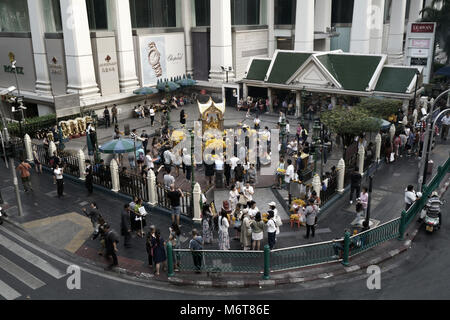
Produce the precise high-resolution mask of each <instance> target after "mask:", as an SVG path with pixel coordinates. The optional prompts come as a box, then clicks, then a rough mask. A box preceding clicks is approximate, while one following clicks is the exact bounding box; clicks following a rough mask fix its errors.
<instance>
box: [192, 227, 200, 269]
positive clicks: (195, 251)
mask: <svg viewBox="0 0 450 320" xmlns="http://www.w3.org/2000/svg"><path fill="white" fill-rule="evenodd" d="M189 249H191V252H192V259H193V260H194V266H195V269H196V271H195V273H200V272H201V268H202V260H203V254H202V252H201V250H203V239H202V237H201V236H200V235H199V234H198V231H197V229H192V239H191V241H189Z"/></svg>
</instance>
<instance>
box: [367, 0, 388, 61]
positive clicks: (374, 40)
mask: <svg viewBox="0 0 450 320" xmlns="http://www.w3.org/2000/svg"><path fill="white" fill-rule="evenodd" d="M384 4H385V0H372V7H371V8H372V9H371V17H370V21H371V23H370V25H371V27H370V48H369V53H374V54H380V53H381V51H382V48H383V28H384Z"/></svg>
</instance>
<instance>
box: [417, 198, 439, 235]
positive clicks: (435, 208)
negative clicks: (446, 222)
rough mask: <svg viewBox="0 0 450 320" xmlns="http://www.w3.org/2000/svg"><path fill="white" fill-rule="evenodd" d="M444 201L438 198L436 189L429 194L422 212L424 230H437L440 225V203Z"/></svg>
mask: <svg viewBox="0 0 450 320" xmlns="http://www.w3.org/2000/svg"><path fill="white" fill-rule="evenodd" d="M443 204H444V203H443V202H442V201H441V200H440V199H439V195H438V194H437V192H436V191H434V192H433V193H432V194H431V197H430V199H428V202H427V204H426V205H425V208H424V210H423V211H424V212H422V215H423V214H424V217H423V222H424V224H425V230H426V231H427V232H430V233H432V232H433V231H436V230H439V229H440V228H441V226H442V215H441V205H443Z"/></svg>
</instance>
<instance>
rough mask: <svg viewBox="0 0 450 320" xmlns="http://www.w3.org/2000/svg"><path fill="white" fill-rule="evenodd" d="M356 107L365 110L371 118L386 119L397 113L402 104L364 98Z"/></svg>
mask: <svg viewBox="0 0 450 320" xmlns="http://www.w3.org/2000/svg"><path fill="white" fill-rule="evenodd" d="M356 107H357V108H362V109H365V110H367V111H368V112H369V114H370V115H371V116H373V117H376V118H383V119H387V118H388V117H389V116H390V115H392V114H394V113H397V111H398V109H399V108H401V107H402V102H401V101H400V100H395V99H377V98H366V99H362V100H361V102H360V103H358V104H357V105H356Z"/></svg>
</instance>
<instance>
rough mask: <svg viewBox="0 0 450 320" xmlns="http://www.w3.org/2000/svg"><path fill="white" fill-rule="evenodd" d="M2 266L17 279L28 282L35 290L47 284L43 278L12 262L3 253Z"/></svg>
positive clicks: (0, 266) (0, 258) (0, 260)
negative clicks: (40, 278)
mask: <svg viewBox="0 0 450 320" xmlns="http://www.w3.org/2000/svg"><path fill="white" fill-rule="evenodd" d="M0 268H1V269H3V270H5V271H6V272H8V273H9V274H10V275H12V276H13V277H15V278H16V279H18V280H20V281H22V282H23V283H24V284H26V285H27V286H28V287H30V288H31V289H33V290H35V289H37V288H40V287H42V286H44V285H45V282H42V281H41V280H39V279H38V278H36V277H35V276H33V275H32V274H31V273H29V272H28V271H26V270H24V269H22V268H21V267H19V266H18V265H16V264H15V263H14V262H11V261H10V260H8V259H6V258H5V257H4V256H2V255H0Z"/></svg>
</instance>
